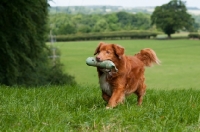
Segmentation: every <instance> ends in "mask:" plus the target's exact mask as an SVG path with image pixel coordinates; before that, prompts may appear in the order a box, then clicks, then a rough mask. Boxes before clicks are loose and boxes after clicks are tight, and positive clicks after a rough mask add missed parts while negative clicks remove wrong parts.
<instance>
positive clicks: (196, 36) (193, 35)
mask: <svg viewBox="0 0 200 132" xmlns="http://www.w3.org/2000/svg"><path fill="white" fill-rule="evenodd" d="M188 37H189V38H193V39H200V34H198V33H190V34H189V35H188Z"/></svg>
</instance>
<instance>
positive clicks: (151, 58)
mask: <svg viewBox="0 0 200 132" xmlns="http://www.w3.org/2000/svg"><path fill="white" fill-rule="evenodd" d="M135 56H137V57H138V58H139V59H140V60H141V61H142V62H143V63H144V65H145V66H152V64H153V63H156V64H158V65H159V64H160V60H159V59H158V57H157V56H156V53H155V51H153V50H152V49H150V48H146V49H142V50H141V51H140V52H139V53H137V54H135Z"/></svg>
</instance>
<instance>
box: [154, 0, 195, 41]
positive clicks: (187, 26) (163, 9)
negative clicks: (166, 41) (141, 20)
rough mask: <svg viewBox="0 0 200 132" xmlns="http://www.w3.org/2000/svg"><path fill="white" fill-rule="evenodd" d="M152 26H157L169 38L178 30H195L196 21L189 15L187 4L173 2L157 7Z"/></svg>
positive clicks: (173, 0)
mask: <svg viewBox="0 0 200 132" xmlns="http://www.w3.org/2000/svg"><path fill="white" fill-rule="evenodd" d="M151 21H152V25H154V24H155V25H156V27H157V28H160V29H161V30H162V31H163V32H165V33H166V34H167V35H168V37H169V38H170V37H171V34H173V33H175V32H176V31H178V30H189V31H192V30H193V25H194V19H193V18H192V17H191V15H190V14H188V13H187V8H186V6H185V3H184V2H183V1H181V0H171V1H170V2H169V3H167V4H164V5H162V6H157V7H156V8H155V10H154V12H153V14H152V15H151Z"/></svg>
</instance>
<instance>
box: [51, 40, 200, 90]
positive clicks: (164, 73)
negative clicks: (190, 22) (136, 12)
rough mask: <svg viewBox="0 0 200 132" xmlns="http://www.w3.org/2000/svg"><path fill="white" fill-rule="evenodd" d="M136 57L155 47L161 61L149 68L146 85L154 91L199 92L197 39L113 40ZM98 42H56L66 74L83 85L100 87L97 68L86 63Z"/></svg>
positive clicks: (199, 44)
mask: <svg viewBox="0 0 200 132" xmlns="http://www.w3.org/2000/svg"><path fill="white" fill-rule="evenodd" d="M106 42H107V43H116V44H120V45H122V46H123V47H124V48H125V49H126V51H125V52H126V54H128V55H134V54H135V53H137V52H139V51H140V50H141V49H143V48H152V49H154V50H155V51H156V53H157V56H158V57H159V59H160V60H161V62H162V63H161V65H160V66H157V65H156V66H153V67H151V68H146V83H147V86H148V88H154V89H177V88H178V89H182V88H195V89H200V87H199V86H200V81H199V78H200V74H199V73H200V41H196V40H112V41H111V40H110V41H106ZM98 43H99V41H84V42H83V41H81V42H63V43H62V42H60V43H55V44H54V45H55V46H57V47H58V48H59V49H60V50H61V57H60V59H61V62H62V63H63V64H64V65H65V66H64V69H65V71H66V72H67V73H69V74H71V75H73V76H75V78H76V81H77V82H78V83H81V84H89V85H90V84H92V85H94V84H95V85H96V84H98V79H97V73H96V68H95V67H90V66H87V65H86V64H85V60H86V58H87V57H89V56H93V53H94V50H95V48H96V47H97V45H98Z"/></svg>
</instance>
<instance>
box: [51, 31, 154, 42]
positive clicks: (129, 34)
mask: <svg viewBox="0 0 200 132" xmlns="http://www.w3.org/2000/svg"><path fill="white" fill-rule="evenodd" d="M157 34H158V32H149V31H126V32H122V31H121V32H105V33H88V34H74V35H57V36H55V39H56V41H57V42H59V41H80V40H109V39H110V40H113V39H149V38H151V37H154V38H155V37H156V36H157Z"/></svg>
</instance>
